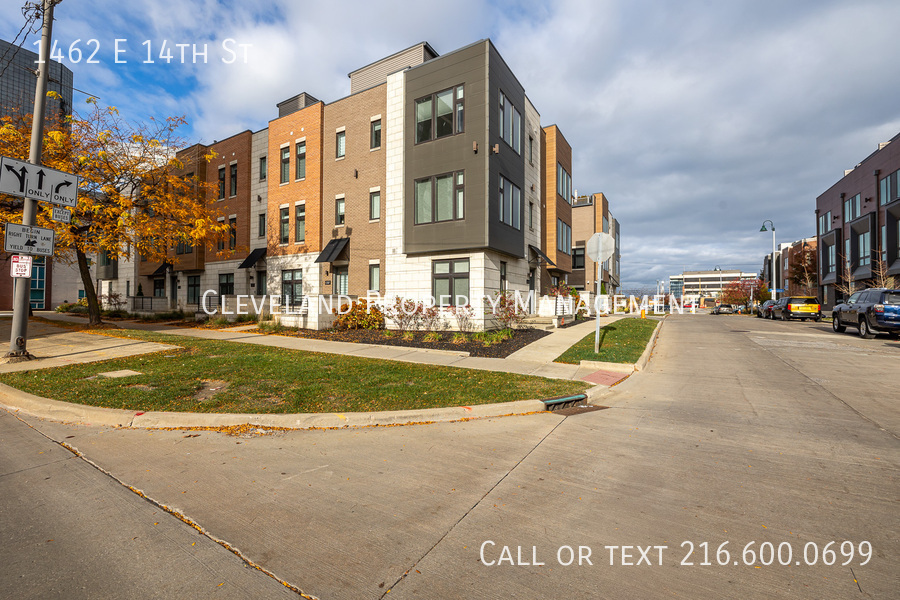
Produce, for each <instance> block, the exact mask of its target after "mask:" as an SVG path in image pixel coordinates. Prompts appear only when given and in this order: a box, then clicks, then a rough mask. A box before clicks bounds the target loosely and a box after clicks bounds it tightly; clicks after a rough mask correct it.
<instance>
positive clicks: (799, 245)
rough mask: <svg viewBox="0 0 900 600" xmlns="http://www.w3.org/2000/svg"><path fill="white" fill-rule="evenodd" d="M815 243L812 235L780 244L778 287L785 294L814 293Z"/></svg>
mask: <svg viewBox="0 0 900 600" xmlns="http://www.w3.org/2000/svg"><path fill="white" fill-rule="evenodd" d="M816 244H817V238H814V237H812V238H804V239H802V240H797V241H796V242H792V243H790V244H781V249H780V251H779V256H778V260H779V261H780V263H779V266H780V270H779V272H780V274H781V278H780V280H779V284H778V287H779V288H780V289H782V290H784V293H785V294H787V295H790V296H815V295H816V289H817V288H818V277H817V273H816V266H815V258H816ZM810 254H811V256H810ZM769 256H771V254H770V255H769Z"/></svg>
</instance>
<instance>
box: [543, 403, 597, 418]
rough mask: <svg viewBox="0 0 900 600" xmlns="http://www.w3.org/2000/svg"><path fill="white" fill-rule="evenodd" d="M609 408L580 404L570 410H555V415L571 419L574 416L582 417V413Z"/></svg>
mask: <svg viewBox="0 0 900 600" xmlns="http://www.w3.org/2000/svg"><path fill="white" fill-rule="evenodd" d="M607 408H609V407H608V406H594V405H591V404H580V405H578V406H570V407H569V408H561V409H559V410H554V411H553V414H555V415H562V416H564V417H571V416H572V415H580V414H582V413H589V412H594V411H596V410H606V409H607Z"/></svg>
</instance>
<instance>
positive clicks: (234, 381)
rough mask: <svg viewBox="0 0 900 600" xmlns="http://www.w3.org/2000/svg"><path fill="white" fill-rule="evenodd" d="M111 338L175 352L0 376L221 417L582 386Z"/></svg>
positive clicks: (29, 385)
mask: <svg viewBox="0 0 900 600" xmlns="http://www.w3.org/2000/svg"><path fill="white" fill-rule="evenodd" d="M115 336H116V337H125V338H130V339H142V340H146V341H151V342H160V343H164V344H176V345H178V346H181V348H179V349H178V350H172V351H168V352H162V353H156V354H149V355H144V356H136V357H131V358H122V359H115V360H109V361H104V362H99V363H89V364H84V365H73V366H67V367H60V368H56V369H40V370H36V371H27V372H19V373H5V374H0V382H2V383H5V384H7V385H10V386H12V387H15V388H18V389H20V390H24V391H26V392H30V393H32V394H37V395H39V396H45V397H48V398H53V399H55V400H62V401H65V402H74V403H78V404H89V405H92V406H104V407H109V408H123V409H128V410H135V411H151V410H152V411H157V410H163V411H189V412H230V413H313V412H358V411H364V412H365V411H377V410H400V409H414V408H435V407H445V406H461V405H462V406H465V405H472V404H490V403H496V402H508V401H513V400H528V399H535V398H537V399H540V398H549V397H553V396H561V395H564V394H572V393H580V392H582V391H584V390H585V389H586V388H587V387H588V385H587V384H585V383H584V382H579V381H564V380H557V379H547V378H543V377H532V376H525V375H513V374H510V373H492V372H489V371H476V370H471V369H457V368H452V367H439V366H431V365H420V364H413V363H403V362H397V361H389V360H375V359H367V358H359V357H350V356H341V355H336V354H321V353H314V352H301V351H295V350H285V349H282V348H268V347H265V346H256V345H252V344H241V343H237V342H222V341H216V340H203V339H196V338H189V337H182V336H177V335H167V334H158V333H152V332H148V331H137V330H116V331H115ZM119 369H132V370H134V371H138V372H140V373H142V375H135V376H131V377H123V378H119V379H111V378H106V377H98V378H96V379H88V378H89V377H92V376H94V375H96V374H97V373H102V372H106V371H115V370H119ZM204 382H209V383H204ZM204 388H214V389H211V390H205V389H204Z"/></svg>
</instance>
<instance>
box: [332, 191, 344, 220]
mask: <svg viewBox="0 0 900 600" xmlns="http://www.w3.org/2000/svg"><path fill="white" fill-rule="evenodd" d="M344 206H345V205H344V198H343V197H341V198H335V200H334V224H335V225H343V224H344V220H345V214H344Z"/></svg>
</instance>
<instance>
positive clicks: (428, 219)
mask: <svg viewBox="0 0 900 600" xmlns="http://www.w3.org/2000/svg"><path fill="white" fill-rule="evenodd" d="M415 194H416V197H415V205H416V206H415V222H416V225H420V224H422V223H435V222H439V221H454V220H460V219H463V218H465V174H464V172H463V171H456V172H455V173H444V174H442V175H435V176H434V177H428V178H426V179H419V180H417V181H416V183H415Z"/></svg>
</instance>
